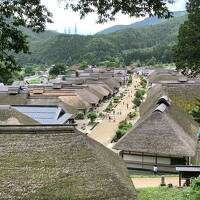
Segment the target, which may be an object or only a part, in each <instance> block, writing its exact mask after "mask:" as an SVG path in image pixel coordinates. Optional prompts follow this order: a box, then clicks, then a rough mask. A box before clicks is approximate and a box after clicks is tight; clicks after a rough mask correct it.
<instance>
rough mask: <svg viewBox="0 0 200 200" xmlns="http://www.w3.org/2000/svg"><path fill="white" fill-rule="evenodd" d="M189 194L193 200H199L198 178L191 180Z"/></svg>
mask: <svg viewBox="0 0 200 200" xmlns="http://www.w3.org/2000/svg"><path fill="white" fill-rule="evenodd" d="M191 194H192V197H193V198H192V199H193V200H199V199H200V177H198V178H196V179H194V180H193V182H192V186H191Z"/></svg>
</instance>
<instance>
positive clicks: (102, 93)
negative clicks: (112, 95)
mask: <svg viewBox="0 0 200 200" xmlns="http://www.w3.org/2000/svg"><path fill="white" fill-rule="evenodd" d="M88 90H89V91H91V92H92V93H94V94H95V95H96V96H97V97H98V98H99V99H101V100H103V98H104V97H107V96H108V95H109V92H108V90H106V89H105V88H104V87H102V86H100V85H92V84H89V85H88Z"/></svg>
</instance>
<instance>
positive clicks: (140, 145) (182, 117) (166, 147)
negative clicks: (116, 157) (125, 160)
mask: <svg viewBox="0 0 200 200" xmlns="http://www.w3.org/2000/svg"><path fill="white" fill-rule="evenodd" d="M157 107H158V105H157V106H156V107H154V109H152V110H151V111H149V112H148V113H146V114H145V115H144V116H142V117H141V118H140V120H139V121H138V123H137V124H136V125H135V126H134V128H132V129H131V130H130V131H129V132H128V133H127V134H126V135H125V136H124V137H122V138H121V139H120V140H119V142H118V143H117V144H116V145H115V147H114V148H115V149H118V150H125V151H132V152H140V153H149V154H157V155H163V156H174V157H183V156H195V153H196V143H197V139H196V134H197V131H198V124H196V123H195V122H194V120H193V119H192V118H191V117H190V116H189V115H188V114H186V113H184V112H183V111H181V110H180V109H179V108H177V107H176V106H175V105H173V104H171V105H170V106H168V107H166V109H165V110H164V111H163V109H160V111H159V110H155V109H156V108H157Z"/></svg>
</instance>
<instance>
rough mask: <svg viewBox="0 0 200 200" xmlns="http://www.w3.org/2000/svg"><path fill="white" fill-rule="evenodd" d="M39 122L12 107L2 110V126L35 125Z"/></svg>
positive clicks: (0, 113) (0, 115) (0, 111)
mask: <svg viewBox="0 0 200 200" xmlns="http://www.w3.org/2000/svg"><path fill="white" fill-rule="evenodd" d="M35 124H39V122H37V121H35V120H34V119H32V118H30V117H28V116H27V115H24V114H23V113H21V112H18V111H17V110H15V109H14V108H11V107H9V106H8V107H4V108H3V107H1V108H0V125H35Z"/></svg>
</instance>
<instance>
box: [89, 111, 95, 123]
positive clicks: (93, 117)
mask: <svg viewBox="0 0 200 200" xmlns="http://www.w3.org/2000/svg"><path fill="white" fill-rule="evenodd" d="M87 118H88V119H90V122H91V123H93V122H94V121H95V119H96V118H97V114H96V112H90V113H88V115H87Z"/></svg>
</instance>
